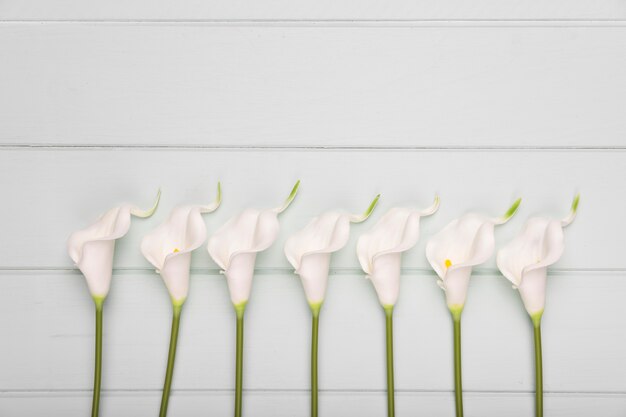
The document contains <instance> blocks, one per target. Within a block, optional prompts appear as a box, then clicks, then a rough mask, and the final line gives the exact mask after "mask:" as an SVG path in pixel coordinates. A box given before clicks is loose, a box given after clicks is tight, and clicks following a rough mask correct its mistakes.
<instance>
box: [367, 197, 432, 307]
mask: <svg viewBox="0 0 626 417" xmlns="http://www.w3.org/2000/svg"><path fill="white" fill-rule="evenodd" d="M438 208H439V197H435V201H434V203H433V204H432V205H431V206H430V207H428V208H427V209H425V210H416V209H412V208H401V207H396V208H392V209H391V210H389V211H388V212H387V213H385V215H384V216H383V217H382V218H381V219H380V220H379V221H378V222H377V223H376V225H374V227H373V228H372V230H370V231H369V232H367V233H365V234H363V235H361V236H360V237H359V240H358V242H357V255H358V258H359V263H360V264H361V268H363V271H365V273H366V274H367V277H368V278H369V279H370V280H371V281H372V284H373V285H374V289H375V290H376V293H377V295H378V300H379V301H380V304H381V305H382V306H383V307H384V308H392V307H393V306H394V305H395V304H396V301H397V300H398V295H399V293H400V269H401V266H402V252H405V251H407V250H409V249H411V248H412V247H413V246H415V244H416V243H417V241H418V239H419V225H420V218H421V217H422V216H430V215H431V214H433V213H435V212H436V211H437V209H438Z"/></svg>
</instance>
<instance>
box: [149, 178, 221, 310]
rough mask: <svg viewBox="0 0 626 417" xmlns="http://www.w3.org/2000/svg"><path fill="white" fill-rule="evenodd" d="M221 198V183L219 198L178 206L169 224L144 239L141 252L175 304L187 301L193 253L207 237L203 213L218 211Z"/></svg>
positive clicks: (218, 191) (169, 218) (167, 221)
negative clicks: (163, 283) (154, 269)
mask: <svg viewBox="0 0 626 417" xmlns="http://www.w3.org/2000/svg"><path fill="white" fill-rule="evenodd" d="M221 199H222V195H221V186H220V185H219V184H218V187H217V198H216V200H215V201H214V202H213V203H211V204H209V205H206V206H202V205H187V206H180V207H176V208H174V210H172V212H171V213H170V215H169V217H168V219H167V220H166V221H165V223H163V224H161V225H160V226H159V227H157V228H156V229H155V230H154V231H153V232H152V233H150V234H149V235H147V236H145V237H144V238H143V240H142V242H141V253H143V255H144V257H145V258H146V259H147V260H148V262H150V263H151V264H152V265H153V266H154V267H155V268H156V272H157V273H159V274H161V277H162V278H163V281H164V282H165V286H166V287H167V290H168V291H169V293H170V296H171V298H172V302H173V303H174V304H182V303H184V302H185V299H186V298H187V294H188V292H189V268H190V265H191V252H192V251H193V250H194V249H197V248H199V247H200V245H202V244H203V243H204V241H205V240H206V234H207V233H206V226H205V224H204V220H203V219H202V214H204V213H210V212H212V211H214V210H216V209H217V208H218V207H219V205H220V203H221Z"/></svg>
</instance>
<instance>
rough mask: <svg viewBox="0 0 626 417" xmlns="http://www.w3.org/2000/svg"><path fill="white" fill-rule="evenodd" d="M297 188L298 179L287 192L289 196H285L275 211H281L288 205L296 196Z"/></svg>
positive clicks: (298, 186) (298, 185)
mask: <svg viewBox="0 0 626 417" xmlns="http://www.w3.org/2000/svg"><path fill="white" fill-rule="evenodd" d="M298 188H300V180H298V181H296V183H295V185H294V186H293V188H292V189H291V193H289V196H288V197H287V199H286V200H285V202H284V203H283V205H282V206H280V207H278V208H276V209H275V210H276V212H277V213H282V212H283V211H285V210H287V207H289V205H290V204H291V202H292V201H293V200H294V198H296V194H298Z"/></svg>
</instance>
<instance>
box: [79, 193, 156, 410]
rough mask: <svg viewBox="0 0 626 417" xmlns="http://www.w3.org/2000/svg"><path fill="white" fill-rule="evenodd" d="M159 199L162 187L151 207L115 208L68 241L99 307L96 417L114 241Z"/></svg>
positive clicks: (149, 211) (151, 209)
mask: <svg viewBox="0 0 626 417" xmlns="http://www.w3.org/2000/svg"><path fill="white" fill-rule="evenodd" d="M160 198H161V190H159V191H158V193H157V196H156V200H155V202H154V204H153V205H152V207H151V208H149V209H148V210H141V209H140V208H138V207H136V206H133V205H130V204H124V205H121V206H118V207H114V208H112V209H110V210H109V211H107V212H106V213H105V214H103V215H102V216H101V217H100V218H99V219H98V221H96V222H95V223H94V224H92V225H91V226H89V227H88V228H86V229H83V230H79V231H77V232H74V233H72V235H71V236H70V238H69V239H68V241H67V250H68V252H69V255H70V258H72V260H73V261H74V263H75V264H76V266H77V267H78V269H80V271H81V272H82V273H83V275H84V276H85V279H86V281H87V287H88V288H89V292H90V293H91V297H92V298H93V300H94V302H95V307H96V354H95V370H94V382H93V400H92V405H91V416H92V417H97V416H98V414H99V412H100V384H101V380H102V378H101V375H102V313H103V307H104V300H105V299H106V297H107V295H108V294H109V289H110V288H111V277H112V275H113V255H114V253H115V241H116V240H117V239H119V238H121V237H123V236H124V235H125V234H126V233H128V229H130V218H131V216H136V217H143V218H146V217H150V216H152V215H153V214H154V212H155V211H156V208H157V206H158V205H159V200H160Z"/></svg>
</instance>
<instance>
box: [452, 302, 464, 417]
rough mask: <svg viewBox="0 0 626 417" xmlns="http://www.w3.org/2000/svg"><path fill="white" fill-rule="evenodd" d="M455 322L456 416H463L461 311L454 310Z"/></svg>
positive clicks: (453, 318)
mask: <svg viewBox="0 0 626 417" xmlns="http://www.w3.org/2000/svg"><path fill="white" fill-rule="evenodd" d="M452 320H453V322H454V396H455V400H456V401H455V403H456V416H457V417H463V382H462V375H461V312H460V311H459V312H458V313H457V312H452Z"/></svg>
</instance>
